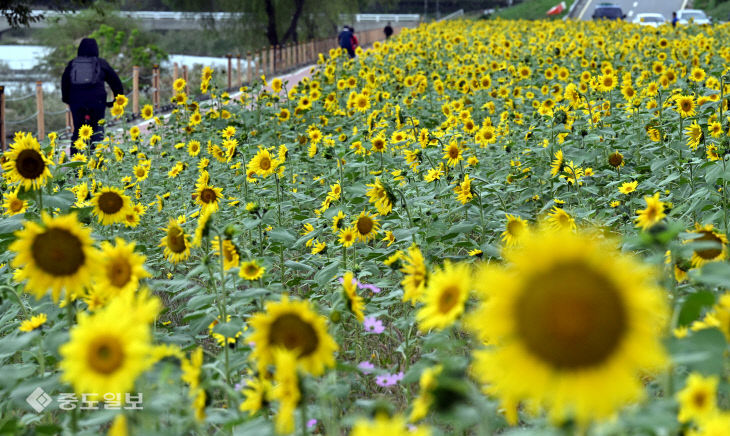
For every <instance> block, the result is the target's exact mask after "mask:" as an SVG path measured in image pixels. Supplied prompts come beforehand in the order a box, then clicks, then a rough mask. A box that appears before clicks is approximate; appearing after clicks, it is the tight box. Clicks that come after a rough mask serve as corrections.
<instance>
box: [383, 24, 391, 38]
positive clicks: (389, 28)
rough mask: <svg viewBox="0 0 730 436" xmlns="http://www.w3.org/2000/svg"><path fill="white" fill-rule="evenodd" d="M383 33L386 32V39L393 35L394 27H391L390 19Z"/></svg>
mask: <svg viewBox="0 0 730 436" xmlns="http://www.w3.org/2000/svg"><path fill="white" fill-rule="evenodd" d="M383 33H385V39H388V38H390V37H391V36H393V28H392V27H390V21H388V24H386V25H385V29H383Z"/></svg>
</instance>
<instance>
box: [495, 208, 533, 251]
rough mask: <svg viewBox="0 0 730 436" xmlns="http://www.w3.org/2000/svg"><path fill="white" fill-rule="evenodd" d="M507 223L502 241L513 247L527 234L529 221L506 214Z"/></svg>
mask: <svg viewBox="0 0 730 436" xmlns="http://www.w3.org/2000/svg"><path fill="white" fill-rule="evenodd" d="M505 218H507V224H505V229H504V232H502V235H501V236H502V241H503V242H504V245H505V246H507V247H513V246H515V245H517V244H518V243H519V241H520V240H521V239H522V238H523V237H524V236H525V234H526V233H527V231H528V230H529V228H528V224H527V221H525V220H523V219H522V218H520V217H518V216H515V215H510V214H506V215H505Z"/></svg>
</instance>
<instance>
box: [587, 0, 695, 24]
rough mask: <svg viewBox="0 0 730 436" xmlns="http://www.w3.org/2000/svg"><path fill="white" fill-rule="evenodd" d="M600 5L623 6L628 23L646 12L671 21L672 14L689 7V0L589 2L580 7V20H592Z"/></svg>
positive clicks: (601, 0)
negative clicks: (594, 11) (656, 13)
mask: <svg viewBox="0 0 730 436" xmlns="http://www.w3.org/2000/svg"><path fill="white" fill-rule="evenodd" d="M600 3H614V4H617V5H619V6H621V9H622V10H623V11H624V14H626V21H631V20H633V19H634V17H635V16H636V14H641V13H645V12H658V13H660V14H662V15H664V18H666V19H667V20H671V19H672V12H673V11H678V10H680V9H683V8H685V7H687V3H688V0H612V1H608V0H588V1H587V2H586V3H585V4H583V5H578V7H579V10H578V19H579V20H590V19H591V17H592V16H593V10H594V9H596V6H598V4H600Z"/></svg>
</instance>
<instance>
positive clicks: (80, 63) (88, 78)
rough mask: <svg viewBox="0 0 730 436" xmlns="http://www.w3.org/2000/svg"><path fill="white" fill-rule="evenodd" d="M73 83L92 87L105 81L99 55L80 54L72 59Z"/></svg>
mask: <svg viewBox="0 0 730 436" xmlns="http://www.w3.org/2000/svg"><path fill="white" fill-rule="evenodd" d="M70 76H71V85H73V86H84V87H92V86H94V85H98V84H100V83H104V77H103V75H102V71H101V63H100V62H99V58H97V57H86V56H79V57H77V58H75V59H74V60H73V61H71V74H70Z"/></svg>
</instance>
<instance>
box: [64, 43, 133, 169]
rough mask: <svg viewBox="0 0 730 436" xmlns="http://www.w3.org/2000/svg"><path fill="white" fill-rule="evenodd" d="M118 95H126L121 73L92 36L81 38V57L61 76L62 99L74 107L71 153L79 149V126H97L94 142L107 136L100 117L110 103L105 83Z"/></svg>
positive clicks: (73, 61)
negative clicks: (120, 77) (105, 57)
mask: <svg viewBox="0 0 730 436" xmlns="http://www.w3.org/2000/svg"><path fill="white" fill-rule="evenodd" d="M105 82H106V83H108V84H109V87H110V88H111V89H112V93H114V97H116V96H117V95H124V88H123V86H122V81H121V80H119V76H118V75H117V73H116V72H115V71H114V69H113V68H112V67H111V66H110V65H109V63H108V62H107V61H106V60H104V59H102V58H100V57H99V46H98V45H97V43H96V40H95V39H93V38H84V39H82V40H81V43H80V44H79V49H78V56H76V57H75V58H73V59H72V60H71V61H70V62H69V63H68V65H67V66H66V69H65V70H64V71H63V75H62V76H61V100H62V101H63V102H64V103H66V104H67V105H68V106H69V108H70V109H71V116H72V118H73V124H74V132H73V135H72V136H71V155H72V156H73V155H74V153H77V152H78V150H77V149H76V147H75V146H74V142H75V141H76V140H77V139H78V137H79V128H80V127H81V126H82V125H84V124H88V125H89V126H91V127H92V128H93V129H94V134H93V135H92V137H91V141H92V142H99V141H101V140H102V139H103V137H104V127H103V126H100V125H99V120H101V119H104V117H105V113H106V108H107V107H111V106H112V104H113V101H112V102H110V103H107V101H106V89H105V88H104V83H105Z"/></svg>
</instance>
